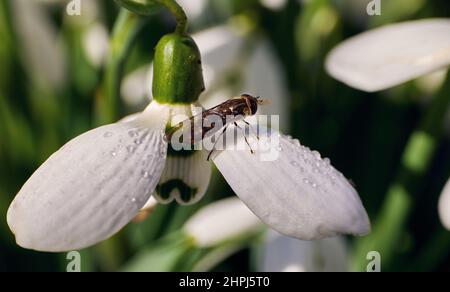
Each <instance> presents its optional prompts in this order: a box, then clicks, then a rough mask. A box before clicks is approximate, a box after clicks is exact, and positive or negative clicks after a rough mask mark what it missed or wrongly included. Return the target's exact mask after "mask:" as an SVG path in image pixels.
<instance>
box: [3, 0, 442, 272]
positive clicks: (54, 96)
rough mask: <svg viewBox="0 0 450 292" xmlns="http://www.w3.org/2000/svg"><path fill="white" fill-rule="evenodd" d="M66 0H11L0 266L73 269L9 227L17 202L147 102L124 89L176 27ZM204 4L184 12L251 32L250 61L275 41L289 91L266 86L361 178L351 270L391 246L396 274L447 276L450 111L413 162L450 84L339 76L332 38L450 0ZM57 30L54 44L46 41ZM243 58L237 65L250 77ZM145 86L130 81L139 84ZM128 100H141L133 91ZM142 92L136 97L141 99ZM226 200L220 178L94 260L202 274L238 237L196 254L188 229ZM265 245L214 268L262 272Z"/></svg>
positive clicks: (304, 134)
mask: <svg viewBox="0 0 450 292" xmlns="http://www.w3.org/2000/svg"><path fill="white" fill-rule="evenodd" d="M16 2H17V3H16ZM67 2H68V1H57V0H55V1H37V0H26V1H16V0H0V271H65V270H66V264H67V260H66V258H65V257H66V255H65V254H45V253H37V252H33V251H28V250H24V249H22V248H20V247H18V246H17V245H15V243H14V238H13V235H12V234H11V232H10V231H9V228H8V226H7V224H6V219H5V218H6V211H7V208H8V206H9V204H10V202H11V201H12V199H13V197H14V196H15V194H16V193H17V192H18V190H19V189H20V187H21V186H22V185H23V183H24V182H25V181H26V180H27V178H28V177H29V176H30V175H31V174H32V173H33V171H34V170H36V168H37V167H38V166H39V165H40V164H41V163H42V162H43V161H45V160H46V158H47V157H48V156H49V155H50V154H51V153H53V152H54V151H56V150H57V149H58V148H59V147H61V146H62V145H63V144H64V143H65V142H67V141H68V140H70V139H71V138H73V137H75V136H76V135H78V134H81V133H82V132H84V131H86V130H88V129H91V128H93V127H95V126H98V125H99V124H104V123H109V122H114V121H116V120H117V119H118V118H121V117H124V116H125V115H127V114H130V113H134V112H137V111H140V110H142V109H143V108H144V107H145V103H146V101H145V98H144V95H145V93H139V92H138V93H135V92H133V90H131V91H132V92H131V93H128V92H127V91H126V90H125V91H124V90H120V85H121V82H122V81H121V80H123V79H125V77H126V76H128V75H130V74H131V73H132V72H135V71H136V69H139V68H141V67H142V66H147V65H148V64H149V63H150V62H151V60H152V57H153V48H154V47H155V45H156V43H157V41H158V40H159V38H160V37H161V36H162V35H164V34H166V33H169V32H171V31H173V28H174V26H175V23H174V21H173V18H172V17H171V16H170V15H169V14H168V13H166V12H164V11H163V12H158V13H156V14H155V15H152V16H150V17H146V18H142V19H135V20H133V21H135V23H134V24H131V25H130V27H129V28H128V30H127V29H126V28H125V29H124V27H123V26H122V27H120V26H118V25H117V23H118V22H119V21H118V19H119V7H118V6H117V5H116V4H115V3H114V2H113V1H110V0H104V1H100V0H82V3H83V6H86V7H87V6H89V7H91V8H89V9H93V10H95V12H92V11H91V12H92V13H89V12H86V13H85V11H84V10H83V13H82V15H81V16H68V15H67V14H66V13H65V7H66V6H65V5H66V4H67ZM94 2H95V4H92V3H94ZM184 2H189V1H184ZM191 2H197V1H196V0H195V1H194V0H191ZM198 2H202V4H198V5H194V6H193V7H190V6H192V5H193V4H192V3H191V4H189V5H190V6H189V5H186V7H185V9H186V11H187V14H188V16H189V17H190V21H191V24H190V29H189V31H190V33H192V34H194V35H195V34H196V33H201V32H202V31H205V30H208V29H211V28H214V27H218V26H222V27H224V26H228V27H232V28H233V29H235V30H237V31H239V32H240V35H241V36H242V38H243V39H244V40H245V41H244V42H243V47H241V48H240V49H239V50H240V51H241V52H242V54H243V56H241V57H243V58H246V56H247V55H246V54H251V53H252V50H255V47H257V46H258V45H256V46H255V43H256V41H255V40H254V37H255V35H257V36H258V37H259V38H262V39H264V40H265V41H266V42H268V46H269V47H270V48H271V53H272V54H273V56H275V61H274V62H275V65H274V66H278V67H279V69H278V70H279V72H280V74H282V81H281V83H282V86H283V88H282V91H281V92H283V94H284V95H285V96H265V94H267V93H265V92H264V91H263V89H259V92H257V94H260V95H262V96H264V97H267V98H269V99H272V100H277V99H280V100H283V102H284V105H283V107H284V108H285V109H287V110H286V112H283V115H286V116H287V117H289V118H288V119H287V122H286V124H285V125H284V128H285V129H289V134H290V135H292V136H294V137H296V138H299V139H300V141H302V144H304V145H308V146H309V147H311V148H313V149H317V150H318V151H319V152H320V153H322V155H323V156H326V157H330V158H331V159H332V161H333V164H334V166H335V167H336V168H337V169H339V170H340V171H342V172H343V173H344V174H345V175H346V176H347V177H348V178H350V179H351V180H352V182H354V184H355V185H356V188H357V190H358V192H359V194H360V196H361V198H362V200H363V202H364V205H365V207H366V209H367V211H368V213H369V216H370V218H371V220H372V222H373V223H374V225H375V229H374V233H373V234H372V235H370V236H368V237H367V238H363V239H353V238H350V239H349V240H350V242H349V250H350V256H351V258H352V263H353V264H352V267H353V268H352V269H356V270H365V268H364V264H363V263H366V259H365V255H366V254H367V252H368V251H370V250H381V251H382V254H385V255H386V256H385V258H383V262H382V264H383V267H382V269H383V270H384V271H411V270H413V271H449V270H450V253H449V252H450V232H448V231H445V230H444V228H443V227H442V225H441V223H440V222H439V219H438V215H437V201H438V198H439V194H440V192H441V190H442V188H443V186H444V184H445V182H446V181H447V179H448V178H449V174H450V140H449V137H450V135H448V134H449V133H450V127H449V126H450V120H449V119H443V121H441V122H440V123H439V124H433V125H432V126H431V128H432V129H441V128H442V129H443V131H442V133H441V131H437V133H436V135H435V142H436V144H435V147H434V148H433V149H432V151H431V152H432V153H431V154H430V157H429V163H426V166H425V168H424V169H423V171H421V172H418V173H413V174H411V173H408V171H407V170H405V169H404V166H403V165H402V157H403V155H404V151H405V147H406V145H407V143H408V141H409V138H410V136H411V135H412V133H414V132H415V131H416V130H417V129H418V128H419V127H420V126H421V124H422V123H423V122H422V120H423V118H424V117H425V116H426V113H427V110H428V109H429V108H430V104H432V101H433V100H434V99H435V98H438V96H442V95H448V94H450V91H448V90H447V89H448V88H449V86H445V85H442V82H439V76H427V77H424V78H420V79H418V80H415V81H412V82H409V83H407V84H404V85H401V86H399V87H396V88H393V89H391V90H388V91H383V92H380V93H372V94H369V93H364V92H361V91H357V90H354V89H352V88H349V87H347V86H345V85H343V84H342V83H340V82H338V81H336V80H333V79H332V78H331V77H329V76H328V75H327V74H326V72H325V71H324V66H323V64H324V58H325V57H326V55H327V53H328V52H329V51H330V49H331V48H333V46H335V45H337V44H338V43H340V42H341V41H342V40H344V39H346V38H348V37H350V36H353V35H355V34H358V33H360V32H363V31H365V30H368V29H370V28H374V27H378V26H381V25H384V24H389V23H394V22H400V21H405V20H413V19H420V18H428V17H449V16H450V4H449V3H448V1H447V0H434V1H425V0H388V1H383V14H382V16H377V17H369V16H367V14H366V10H365V9H366V5H367V3H368V2H369V1H362V0H341V1H339V0H336V1H332V0H310V1H306V0H305V1H297V0H290V1H286V2H287V3H286V4H285V5H284V6H282V7H279V8H277V7H270V6H269V5H267V3H266V2H269V1H258V0H245V1H242V0H209V1H198ZM263 2H265V5H264V3H263ZM282 2H283V1H282ZM18 3H22V4H18ZM88 3H89V4H88ZM180 3H181V4H182V5H183V2H180ZM92 7H95V9H94V8H92ZM83 9H84V8H83ZM36 12H39V13H36ZM33 17H35V18H36V19H37V22H33V21H32V19H33ZM39 23H40V24H42V27H38V26H37V24H39ZM114 27H116V30H114ZM92 28H94V29H99V28H106V30H105V31H102V30H100V31H101V32H103V34H101V33H100V34H94V35H95V36H98V38H96V37H94V41H93V43H94V45H92V41H91V47H89V46H87V45H86V43H85V42H86V41H87V39H89V38H88V37H87V35H89V34H88V32H92V31H93V30H92ZM48 31H50V32H52V33H51V34H50V35H52V36H54V39H52V38H46V36H48ZM94 31H95V30H94ZM97 32H98V30H97ZM105 32H106V36H108V35H109V36H110V37H111V39H112V40H111V42H110V44H111V46H110V47H111V48H112V51H111V52H112V53H111V54H110V55H109V56H108V55H107V56H106V57H105V59H102V47H101V46H100V47H96V46H95V43H96V42H98V43H100V42H101V40H102V38H101V36H105ZM249 32H250V33H249ZM91 38H92V36H91ZM212 41H213V40H212ZM124 44H131V46H130V47H126V46H124ZM256 44H257V43H256ZM92 46H93V47H92ZM236 66H237V67H239V62H237V61H236ZM243 67H244V68H242V67H241V68H236V70H237V71H239V72H241V74H245V70H246V68H245V66H243ZM213 69H214V68H213ZM237 71H236V72H237ZM242 71H244V73H242ZM232 72H235V71H232ZM276 72H278V71H276ZM249 73H250V74H252V73H251V72H249ZM239 76H240V75H239V74H228V75H226V74H223V76H215V80H216V83H220V82H225V83H226V84H227V85H226V86H228V88H233V85H235V83H239V82H240V81H241V80H240V78H239ZM230 77H234V78H230ZM236 77H237V78H236ZM441 79H442V78H441ZM137 80H141V82H140V85H139V82H137V84H138V86H142V84H143V85H144V87H147V86H149V85H148V84H147V83H148V81H147V80H146V79H144V80H142V79H137ZM217 80H219V81H217ZM220 80H222V81H220ZM436 80H437V81H436ZM122 84H123V83H122ZM133 84H135V83H132V82H131V85H129V86H128V87H130V86H131V88H132V89H133V88H134V87H133ZM266 86H267V85H266ZM128 87H127V88H128ZM244 87H245V85H244ZM238 88H241V87H238ZM122 89H123V88H122ZM244 89H245V88H244ZM214 90H215V89H214V88H208V91H210V92H209V93H207V94H209V95H211V96H213V95H214V94H215V93H214V92H212V91H214ZM229 90H230V91H231V92H233V95H238V94H240V93H241V92H234V91H233V90H232V89H229ZM219 92H220V91H219ZM124 95H130V96H131V97H130V98H129V99H128V100H127V99H126V98H127V96H124ZM136 95H137V96H138V99H137V100H136V98H134V99H133V98H132V97H133V96H136ZM139 97H140V99H139ZM225 97H226V98H227V97H231V96H225ZM130 99H131V100H132V101H131V102H130ZM273 114H277V113H273ZM412 154H413V155H417V156H421V155H422V153H412ZM396 183H400V184H402V185H403V186H405V187H406V189H407V190H408V192H407V194H405V195H403V196H396V195H395V194H394V195H393V194H392V192H391V191H390V189H391V186H392V185H393V184H394V185H395V184H396ZM228 196H234V194H233V192H232V190H231V189H230V188H229V187H228V185H227V184H226V182H225V181H224V180H223V178H222V177H221V176H220V175H219V174H217V173H215V175H214V177H213V180H212V182H211V184H210V187H209V190H208V194H207V195H206V196H205V199H204V200H203V201H202V202H201V203H200V204H197V205H194V206H190V207H181V206H177V205H175V204H171V205H168V206H158V207H157V209H156V210H155V212H154V213H152V214H151V216H150V217H149V218H148V219H147V220H145V221H144V222H141V223H131V224H130V225H129V226H127V227H126V228H125V229H124V230H123V231H121V232H120V233H119V234H118V235H117V236H115V237H114V238H112V239H111V240H108V241H106V242H104V243H101V244H100V245H98V246H95V247H92V248H90V249H87V250H85V251H82V256H83V267H82V269H83V270H84V271H116V270H122V269H124V267H130V265H132V263H133V259H135V258H136V255H142V254H146V255H147V257H148V261H147V262H144V263H140V264H142V265H144V266H143V267H144V269H148V270H181V271H186V270H192V269H193V267H194V266H195V264H196V263H198V262H199V261H201V260H202V259H204V258H205V256H208V255H210V254H211V253H212V252H217V251H220V250H221V248H222V249H224V248H226V246H221V247H216V248H210V249H190V250H189V251H187V250H186V249H185V248H184V247H183V246H182V245H181V244H180V243H179V242H178V241H177V240H178V239H177V238H178V237H177V233H178V231H179V230H180V228H181V226H182V225H183V223H184V222H185V221H186V219H187V218H189V217H190V216H191V215H192V214H194V213H195V211H196V210H198V209H199V208H201V207H202V206H204V205H206V204H207V203H209V202H211V201H215V200H217V199H220V198H223V197H228ZM174 238H175V239H174ZM261 244H262V239H261V237H260V236H255V237H253V238H250V239H246V240H245V241H243V242H242V243H239V244H237V245H236V246H234V249H233V248H231V249H229V250H231V251H232V252H229V253H224V254H226V256H223V257H222V258H221V259H220V260H218V262H217V264H216V265H214V266H212V267H211V270H214V271H248V270H250V271H254V270H258V268H257V267H256V266H255V254H257V252H256V251H257V250H258V249H259V248H260V245H261ZM228 248H230V247H229V246H228ZM174 258H176V260H173V259H174ZM130 263H131V264H130ZM168 263H170V264H168ZM146 265H147V266H146ZM130 269H133V268H130Z"/></svg>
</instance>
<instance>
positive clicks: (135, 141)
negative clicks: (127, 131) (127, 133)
mask: <svg viewBox="0 0 450 292" xmlns="http://www.w3.org/2000/svg"><path fill="white" fill-rule="evenodd" d="M134 144H136V145H140V144H142V141H141V140H139V139H136V140H134Z"/></svg>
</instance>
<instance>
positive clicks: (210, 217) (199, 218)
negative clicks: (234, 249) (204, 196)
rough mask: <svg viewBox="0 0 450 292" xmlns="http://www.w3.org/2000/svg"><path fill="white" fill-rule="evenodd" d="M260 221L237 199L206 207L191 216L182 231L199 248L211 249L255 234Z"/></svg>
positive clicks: (260, 225) (259, 226)
mask: <svg viewBox="0 0 450 292" xmlns="http://www.w3.org/2000/svg"><path fill="white" fill-rule="evenodd" d="M261 227H262V224H261V221H260V220H259V219H258V218H257V217H256V216H255V215H254V214H253V213H252V212H250V210H249V209H248V208H247V206H245V205H244V204H243V203H242V202H241V201H240V200H239V199H237V198H229V199H224V200H220V201H217V202H214V203H212V204H209V205H207V206H206V207H204V208H202V209H201V210H200V211H198V212H197V213H196V214H195V215H194V216H192V217H191V218H190V219H189V220H188V221H187V222H186V224H185V226H184V231H185V232H186V234H187V235H188V236H190V237H192V239H193V240H194V242H195V244H196V245H197V246H199V247H211V246H215V245H217V244H220V243H222V242H225V241H227V240H230V239H233V238H236V237H239V236H245V235H247V234H251V233H255V232H257V231H258V230H259V229H260V228H261Z"/></svg>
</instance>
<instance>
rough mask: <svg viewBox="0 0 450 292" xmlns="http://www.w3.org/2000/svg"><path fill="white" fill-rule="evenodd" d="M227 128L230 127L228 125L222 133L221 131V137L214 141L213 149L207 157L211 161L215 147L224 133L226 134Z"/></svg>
mask: <svg viewBox="0 0 450 292" xmlns="http://www.w3.org/2000/svg"><path fill="white" fill-rule="evenodd" d="M227 129H228V125H227V126H226V127H225V128H224V129H223V131H222V133H220V135H219V137H217V140H216V142H214V146H213V149H212V150H211V151H210V152H209V154H208V158H207V160H206V161H210V159H211V155H212V154H213V153H214V150H215V148H216V145H217V142H219V139H220V138H221V137H222V136H223V134H225V132H226V131H227Z"/></svg>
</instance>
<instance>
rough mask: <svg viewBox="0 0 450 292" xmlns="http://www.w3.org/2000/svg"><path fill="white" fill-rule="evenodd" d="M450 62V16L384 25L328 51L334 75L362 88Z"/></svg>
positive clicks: (329, 67)
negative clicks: (447, 17) (449, 18)
mask: <svg viewBox="0 0 450 292" xmlns="http://www.w3.org/2000/svg"><path fill="white" fill-rule="evenodd" d="M449 64H450V20H448V19H425V20H418V21H411V22H404V23H399V24H393V25H388V26H384V27H381V28H378V29H375V30H372V31H369V32H366V33H363V34H361V35H358V36H356V37H354V38H351V39H349V40H347V41H345V42H343V43H342V44H340V45H339V46H338V47H337V48H335V49H334V50H333V51H332V52H331V53H330V55H329V57H328V59H327V62H326V67H327V70H328V73H330V74H331V75H332V76H333V77H334V78H336V79H338V80H340V81H342V82H344V83H346V84H348V85H350V86H352V87H355V88H358V89H361V90H365V91H369V92H371V91H378V90H383V89H387V88H389V87H392V86H396V85H399V84H401V83H404V82H406V81H409V80H412V79H414V78H417V77H419V76H422V75H424V74H427V73H430V72H433V71H436V70H438V69H441V68H444V67H447V66H448V65H449Z"/></svg>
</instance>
